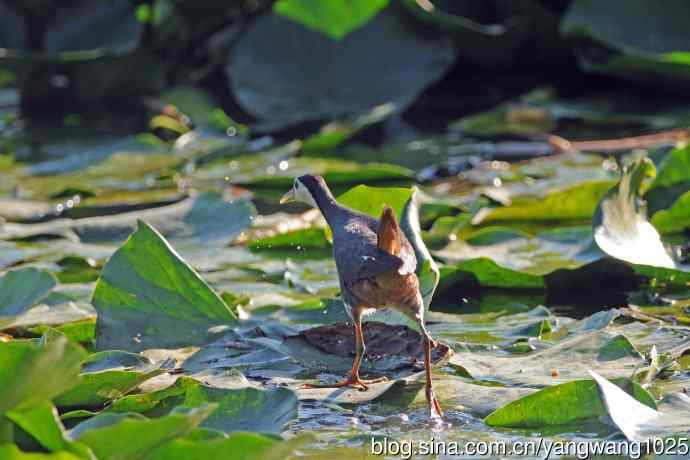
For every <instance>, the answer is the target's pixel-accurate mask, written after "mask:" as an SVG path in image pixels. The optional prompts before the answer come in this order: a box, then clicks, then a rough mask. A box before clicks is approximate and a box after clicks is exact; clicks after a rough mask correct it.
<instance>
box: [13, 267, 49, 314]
mask: <svg viewBox="0 0 690 460" xmlns="http://www.w3.org/2000/svg"><path fill="white" fill-rule="evenodd" d="M55 284H56V280H55V277H54V276H53V275H51V274H50V273H48V272H47V271H44V270H38V269H36V268H24V269H21V270H13V271H9V272H7V273H5V274H4V275H2V276H0V317H1V316H12V315H18V314H20V313H23V312H24V311H26V310H28V309H29V308H31V307H32V306H34V305H35V304H36V303H37V302H38V301H39V300H41V299H42V298H43V297H45V296H46V295H47V294H48V292H49V291H50V290H51V289H53V287H55Z"/></svg>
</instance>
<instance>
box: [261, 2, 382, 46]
mask: <svg viewBox="0 0 690 460" xmlns="http://www.w3.org/2000/svg"><path fill="white" fill-rule="evenodd" d="M387 5H388V0H373V1H372V0H331V1H329V2H319V1H314V0H279V1H278V2H276V3H275V4H274V5H273V11H275V12H276V13H278V14H280V15H282V16H285V17H287V18H290V19H292V20H294V21H297V22H299V23H301V24H303V25H305V26H306V27H308V28H310V29H313V30H317V31H319V32H321V33H323V34H326V35H328V36H329V37H331V38H333V39H334V40H340V39H341V38H343V37H344V36H345V35H347V34H348V33H350V32H352V31H353V30H354V29H357V28H358V27H361V26H362V25H363V24H365V23H366V22H367V21H369V20H370V19H371V18H372V17H373V16H375V15H376V14H377V13H378V12H379V11H381V10H382V9H383V8H385V7H386V6H387Z"/></svg>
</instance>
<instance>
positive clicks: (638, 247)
mask: <svg viewBox="0 0 690 460" xmlns="http://www.w3.org/2000/svg"><path fill="white" fill-rule="evenodd" d="M654 174H655V169H654V164H653V163H652V162H651V161H650V160H648V159H646V158H645V159H642V160H638V161H636V162H635V163H633V164H632V165H630V166H629V167H626V168H624V169H623V173H622V176H621V179H620V182H619V183H618V185H617V186H616V187H614V188H612V189H611V190H610V191H609V192H608V193H606V195H605V196H604V197H603V199H602V200H601V202H599V205H598V206H597V212H596V214H595V215H594V218H593V219H592V233H593V234H594V241H596V243H597V245H598V246H599V248H601V250H602V251H604V252H605V253H607V254H608V255H609V256H611V257H613V258H615V259H619V260H624V261H626V262H630V263H633V264H641V265H651V266H655V267H663V268H675V263H674V262H673V260H672V259H671V257H670V256H669V255H668V253H667V252H666V249H665V248H664V245H663V243H662V242H661V237H660V236H659V233H658V232H657V231H656V229H655V228H654V227H653V226H652V224H650V223H649V222H648V221H647V216H646V212H645V209H644V207H643V206H642V205H641V204H640V201H641V197H640V195H641V190H642V187H643V181H644V179H645V178H646V177H647V176H654Z"/></svg>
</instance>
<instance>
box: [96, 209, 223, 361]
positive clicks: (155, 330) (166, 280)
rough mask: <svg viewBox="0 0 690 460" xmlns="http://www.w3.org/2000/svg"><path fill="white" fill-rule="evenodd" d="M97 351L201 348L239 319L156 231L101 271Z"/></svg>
mask: <svg viewBox="0 0 690 460" xmlns="http://www.w3.org/2000/svg"><path fill="white" fill-rule="evenodd" d="M93 304H94V306H95V307H96V309H97V310H98V323H97V328H98V329H97V332H98V343H97V345H98V347H99V349H107V348H122V349H125V350H141V349H145V348H155V347H163V346H168V347H174V346H175V345H192V344H195V343H196V344H199V343H202V342H204V341H205V340H206V339H208V329H209V328H210V327H212V326H213V325H218V324H230V323H234V322H235V321H236V318H235V315H234V314H233V313H232V311H231V309H230V308H229V307H228V306H227V305H226V304H225V302H223V300H222V299H221V298H220V297H219V296H218V294H216V293H215V292H214V291H213V289H211V288H210V287H209V286H208V284H206V282H205V281H204V280H203V279H202V278H201V277H200V276H199V275H198V274H197V273H196V272H195V271H194V270H193V269H192V268H191V267H190V266H189V265H188V264H187V263H186V262H185V261H184V260H182V258H181V257H180V256H179V255H178V254H177V253H176V252H175V250H174V249H173V248H172V247H171V246H170V245H169V244H168V242H167V241H166V240H165V239H164V238H163V237H162V236H161V235H160V234H159V233H158V232H157V231H156V230H154V229H153V228H151V227H150V226H149V225H147V224H145V223H144V222H139V226H138V229H137V231H136V232H135V233H134V234H132V236H131V237H130V238H129V240H127V242H126V243H125V244H124V245H123V246H122V247H121V248H120V249H118V250H117V252H115V254H113V256H112V257H111V258H110V260H109V261H108V263H106V265H105V266H104V267H103V271H102V272H101V276H100V278H99V280H98V283H97V284H96V289H95V290H94V294H93Z"/></svg>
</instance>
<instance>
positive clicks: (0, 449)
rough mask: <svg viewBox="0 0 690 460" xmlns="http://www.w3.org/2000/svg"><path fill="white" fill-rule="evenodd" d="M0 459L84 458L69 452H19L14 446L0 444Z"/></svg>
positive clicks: (63, 459) (71, 459)
mask: <svg viewBox="0 0 690 460" xmlns="http://www.w3.org/2000/svg"><path fill="white" fill-rule="evenodd" d="M0 458H2V459H3V460H84V457H81V456H77V455H74V454H72V453H70V452H54V453H50V454H40V453H35V452H24V451H21V450H19V447H17V446H15V445H14V444H0Z"/></svg>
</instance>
